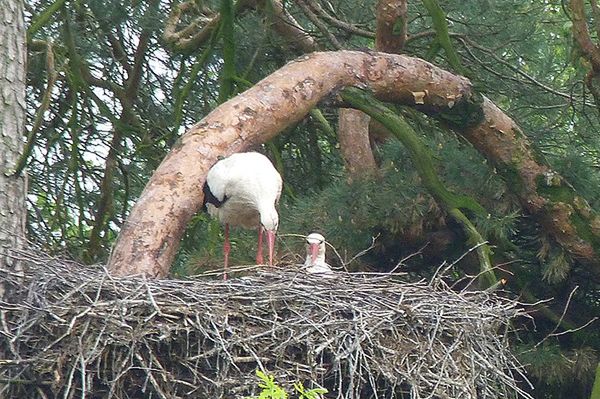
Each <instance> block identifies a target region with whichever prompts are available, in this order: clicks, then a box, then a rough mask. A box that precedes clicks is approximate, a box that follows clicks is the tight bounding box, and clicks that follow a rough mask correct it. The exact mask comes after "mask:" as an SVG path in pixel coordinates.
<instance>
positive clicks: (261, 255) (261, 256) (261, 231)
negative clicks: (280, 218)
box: [256, 225, 265, 265]
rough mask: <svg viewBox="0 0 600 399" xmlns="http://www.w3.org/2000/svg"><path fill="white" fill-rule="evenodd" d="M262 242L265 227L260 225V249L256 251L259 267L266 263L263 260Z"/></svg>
mask: <svg viewBox="0 0 600 399" xmlns="http://www.w3.org/2000/svg"><path fill="white" fill-rule="evenodd" d="M262 241H263V227H262V226H261V225H258V249H257V250H256V264H257V265H262V264H263V263H265V262H264V259H263V253H262V251H263V248H262V247H263V245H262Z"/></svg>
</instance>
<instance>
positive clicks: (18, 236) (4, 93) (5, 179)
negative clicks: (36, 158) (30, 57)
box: [0, 0, 27, 298]
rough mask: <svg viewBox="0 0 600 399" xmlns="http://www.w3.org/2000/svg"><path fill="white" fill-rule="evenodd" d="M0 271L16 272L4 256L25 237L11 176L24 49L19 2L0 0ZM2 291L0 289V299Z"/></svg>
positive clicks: (20, 197)
mask: <svg viewBox="0 0 600 399" xmlns="http://www.w3.org/2000/svg"><path fill="white" fill-rule="evenodd" d="M0 20H1V21H2V23H1V24H0V53H1V54H3V56H2V61H1V62H0V77H1V79H2V85H1V87H2V90H0V103H1V104H2V105H1V107H2V112H1V114H0V154H2V155H1V156H0V251H1V252H0V268H2V269H5V268H9V269H18V268H19V265H18V264H16V263H15V260H14V259H13V258H10V257H7V256H6V254H7V252H8V251H10V249H11V248H18V247H21V246H23V241H24V237H25V220H26V208H25V195H26V186H27V182H26V178H25V175H24V174H19V175H14V174H13V172H14V170H15V167H16V164H17V161H18V159H19V155H20V154H21V151H22V148H23V137H24V129H25V72H26V71H25V69H26V54H27V51H26V45H25V22H24V19H23V2H22V1H21V0H17V1H11V0H0ZM2 293H3V287H0V298H1V297H2Z"/></svg>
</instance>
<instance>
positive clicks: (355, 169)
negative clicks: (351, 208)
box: [338, 0, 408, 179]
mask: <svg viewBox="0 0 600 399" xmlns="http://www.w3.org/2000/svg"><path fill="white" fill-rule="evenodd" d="M376 13H377V15H376V18H377V32H376V38H375V49H376V50H377V51H382V52H384V53H390V54H400V53H401V52H402V49H403V48H404V43H405V42H406V35H407V27H408V22H407V16H408V5H407V2H406V0H379V1H378V3H377V10H376ZM370 125H371V126H370ZM372 125H373V122H372V121H371V118H370V117H369V116H368V115H366V114H364V113H363V112H361V111H359V110H356V109H351V108H342V109H340V112H339V128H338V131H339V133H338V137H339V140H340V152H341V153H342V158H344V164H345V165H346V170H347V171H348V175H349V177H350V179H352V178H354V177H360V176H364V175H369V174H374V173H376V172H377V170H378V168H377V163H376V162H375V157H374V156H373V151H372V150H371V141H372V138H373V134H372V133H373V132H372V131H371V130H372V129H373V126H372ZM377 127H378V128H379V130H378V132H377V133H378V134H377V136H378V137H382V136H385V135H387V136H389V132H385V133H381V126H380V125H378V126H377ZM384 131H385V129H384Z"/></svg>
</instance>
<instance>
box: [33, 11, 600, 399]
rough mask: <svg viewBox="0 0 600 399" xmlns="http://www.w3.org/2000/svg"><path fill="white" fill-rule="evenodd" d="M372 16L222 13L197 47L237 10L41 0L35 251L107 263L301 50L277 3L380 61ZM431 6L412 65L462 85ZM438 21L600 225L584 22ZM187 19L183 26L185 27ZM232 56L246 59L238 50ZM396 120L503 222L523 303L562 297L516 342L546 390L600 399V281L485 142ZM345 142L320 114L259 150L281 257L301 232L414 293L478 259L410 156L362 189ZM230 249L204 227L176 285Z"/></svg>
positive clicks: (247, 236)
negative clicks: (246, 96) (275, 199)
mask: <svg viewBox="0 0 600 399" xmlns="http://www.w3.org/2000/svg"><path fill="white" fill-rule="evenodd" d="M375 3H376V2H375V1H363V0H350V1H339V0H332V1H327V2H325V1H321V2H318V1H316V0H314V1H313V0H307V1H304V0H303V1H300V0H297V1H288V2H284V3H280V2H276V1H273V2H270V1H265V2H260V1H259V2H251V1H241V0H240V1H239V2H238V3H236V5H235V6H234V13H235V18H222V19H221V21H220V22H218V23H217V25H216V26H218V28H217V29H215V30H212V31H210V32H208V34H206V35H205V36H204V37H203V38H200V39H197V40H195V41H194V40H189V41H187V42H185V40H175V39H174V38H173V37H174V36H173V32H172V30H173V29H175V30H176V31H177V32H180V33H181V32H182V30H183V29H189V31H190V32H192V33H191V34H181V35H180V36H179V37H178V38H179V39H182V38H183V39H185V38H190V37H193V34H194V33H195V32H198V31H201V30H202V28H203V27H204V26H205V25H206V24H207V22H208V21H209V20H211V19H212V18H214V16H215V15H216V13H218V12H219V10H222V11H224V12H225V14H224V15H227V14H226V12H227V9H228V8H227V6H228V5H231V4H230V3H229V1H227V0H223V1H222V2H219V1H216V0H215V1H200V0H197V1H188V2H186V3H180V2H178V1H160V0H151V1H137V0H134V1H129V2H126V1H118V0H94V1H83V0H56V1H45V0H41V1H30V2H29V3H28V5H27V18H28V25H29V30H28V34H29V36H28V41H29V65H28V84H29V85H28V99H27V101H28V107H27V108H28V110H29V112H30V114H29V121H28V137H27V147H26V154H25V156H24V158H23V159H22V163H21V166H22V167H23V168H26V169H27V172H28V174H29V182H30V190H29V196H28V209H29V220H28V228H29V235H30V237H31V238H33V239H34V240H35V241H37V242H38V243H41V244H42V245H43V246H44V247H45V248H46V249H47V250H48V251H50V252H52V253H57V254H67V255H68V256H71V257H73V258H75V259H79V260H82V261H84V262H88V263H94V262H104V261H105V260H106V258H107V255H108V253H109V251H110V248H111V244H112V243H113V241H114V239H115V237H116V235H117V234H118V231H119V226H120V225H121V224H122V223H123V221H124V220H125V218H126V217H127V214H128V212H129V210H130V209H131V206H132V205H133V203H134V202H135V200H136V198H137V197H138V195H139V194H140V192H141V190H142V189H143V187H144V184H145V182H146V181H147V180H148V178H149V176H150V175H151V174H152V172H153V170H154V169H155V168H156V166H157V165H158V164H159V163H160V161H161V160H162V158H163V157H164V156H165V154H166V153H167V152H168V151H169V149H170V148H171V147H172V146H173V145H174V144H175V143H176V141H177V139H178V137H180V135H181V134H182V133H183V132H184V131H185V130H186V128H188V127H189V126H191V125H192V124H194V123H195V122H197V121H199V120H200V119H202V117H203V116H205V115H206V114H207V113H208V112H209V111H210V110H212V109H213V108H214V107H215V106H217V105H218V104H219V103H220V102H222V101H223V100H224V99H226V98H227V96H229V95H232V94H235V93H236V92H240V91H243V90H245V89H246V88H247V87H249V86H251V85H252V84H253V83H255V82H257V81H258V80H260V79H261V78H263V77H264V76H266V75H268V74H270V73H271V72H273V71H275V70H276V69H278V68H279V67H281V66H282V65H284V64H285V63H287V62H288V61H290V60H292V59H294V58H295V57H297V56H298V55H300V54H301V50H299V49H298V48H297V47H295V46H294V45H291V44H290V43H289V42H287V41H286V40H285V38H283V37H281V35H280V34H279V33H277V32H276V31H275V30H274V29H272V27H273V17H272V15H273V13H274V12H275V11H274V9H275V7H274V5H277V4H279V5H281V4H283V7H284V9H285V10H287V11H288V12H289V13H290V14H291V15H292V16H293V17H294V18H295V20H296V21H297V23H298V24H299V25H300V26H302V27H304V29H305V30H306V33H308V34H309V35H310V36H312V37H313V38H314V39H315V40H316V45H317V46H318V48H319V49H323V50H333V49H339V48H344V49H360V50H364V49H365V48H373V46H374V30H375V10H376V4H375ZM431 3H432V2H431V1H427V2H426V1H423V2H420V1H411V2H408V13H407V16H408V38H407V41H406V45H405V47H404V49H403V50H402V51H403V52H404V53H406V54H408V55H412V56H417V57H421V58H424V59H426V60H428V61H430V62H432V63H434V64H436V65H439V66H441V67H443V68H446V69H448V70H453V68H455V66H454V67H453V66H451V63H450V62H448V59H447V52H445V51H442V50H441V44H440V41H439V38H438V35H437V34H436V30H434V29H433V23H432V17H431V14H430V11H428V10H431V7H427V6H428V5H431ZM433 3H435V2H433ZM564 3H566V2H564ZM591 3H594V4H595V2H591ZM439 6H440V7H441V9H442V10H443V11H444V12H445V14H446V21H447V23H448V29H449V33H450V37H451V40H452V46H453V47H454V49H455V50H456V52H457V53H458V56H459V59H460V63H461V65H462V68H463V70H462V71H461V72H462V74H465V75H466V76H468V77H469V78H470V79H471V81H472V82H473V83H474V85H475V87H476V88H477V90H478V91H479V92H481V93H482V94H485V95H486V96H488V97H489V98H491V99H492V100H493V101H494V102H495V103H496V104H497V105H499V106H500V107H501V108H502V109H503V110H504V111H505V112H506V113H508V114H509V115H510V116H511V117H512V118H513V119H514V120H515V121H517V122H518V123H519V124H520V126H521V127H522V128H523V129H524V131H525V133H526V134H527V136H528V137H529V139H530V140H531V141H532V143H534V145H535V146H536V148H537V149H538V150H539V151H540V154H541V155H542V156H543V157H545V158H546V159H547V161H548V162H549V163H550V164H551V165H552V166H553V167H554V168H555V169H556V170H557V171H559V173H561V174H562V175H563V176H565V177H567V178H568V180H569V181H570V183H571V184H572V185H573V186H574V187H575V189H576V190H577V191H578V192H579V193H580V194H581V195H582V196H584V197H585V198H586V199H587V200H588V201H589V203H590V204H591V205H592V207H593V208H595V209H596V210H599V207H600V188H599V187H600V171H599V167H600V165H599V163H598V160H599V158H598V152H599V151H600V134H598V132H599V131H600V129H599V128H600V126H599V123H600V119H599V118H598V107H597V106H596V104H595V102H594V98H593V96H592V94H590V91H589V89H588V85H587V84H586V79H588V77H587V76H588V72H589V70H590V65H589V62H588V60H587V59H586V58H585V57H584V54H582V52H581V50H580V49H579V47H578V46H577V45H575V44H574V39H573V37H572V25H573V24H572V16H571V11H570V10H569V9H568V7H567V6H566V5H565V4H560V3H557V2H550V1H540V0H531V1H526V0H525V1H524V0H519V1H516V0H514V1H513V0H496V1H489V0H476V1H469V2H463V1H451V0H443V1H439ZM176 10H180V11H181V15H179V17H180V18H179V19H174V18H173V17H172V15H173V14H172V13H173V12H175V11H176ZM588 12H589V15H591V14H592V9H591V8H590V10H588ZM170 15H171V17H170ZM232 20H233V21H234V24H233V36H230V35H229V34H228V33H227V32H228V28H227V21H232ZM223 21H224V22H223ZM340 22H343V24H342V23H340ZM590 23H591V21H590ZM186 27H187V28H186ZM169 29H171V31H169ZM229 32H230V31H229ZM590 32H591V35H592V37H593V38H594V39H599V38H597V37H596V32H595V30H593V29H591V30H590ZM231 38H233V41H232V40H231ZM228 40H229V41H228ZM184 42H185V44H183V43H184ZM231 45H233V46H234V47H231ZM231 48H234V49H235V52H234V53H233V54H231V52H227V51H224V49H231ZM232 55H233V58H231V56H232ZM228 60H232V61H233V63H229V62H228ZM224 66H226V68H225V71H226V73H225V74H223V70H224V69H223V67H224ZM232 67H233V68H232ZM226 85H227V87H225V86H226ZM397 110H398V112H399V113H401V114H402V115H403V116H404V117H405V118H406V119H407V120H408V121H409V122H410V123H411V125H412V126H413V128H414V129H415V130H416V131H418V132H419V133H420V134H421V135H422V138H423V139H424V140H425V141H426V143H427V145H428V147H429V149H430V150H431V151H432V153H433V154H434V155H435V158H436V162H437V166H438V173H439V175H440V177H441V179H442V180H443V181H444V183H445V184H446V185H447V186H448V187H449V188H451V189H452V190H453V191H455V192H458V193H464V194H468V195H470V196H472V197H474V198H476V199H477V200H478V201H479V202H480V203H481V204H482V205H483V206H484V207H485V208H486V209H487V210H488V212H489V217H486V218H480V220H477V228H478V229H479V230H480V231H481V232H482V233H483V234H484V236H485V237H487V238H488V239H489V240H490V242H491V243H492V244H493V245H494V248H495V249H494V262H495V263H496V265H498V267H499V268H500V272H499V274H500V275H501V276H502V277H503V278H505V279H506V280H507V284H506V286H505V289H506V290H507V295H521V297H522V298H523V300H524V301H525V302H536V301H537V300H538V299H546V298H552V300H551V301H550V302H546V303H545V304H543V305H540V306H537V307H536V309H537V312H535V313H534V314H533V317H534V319H535V323H533V322H531V321H527V322H523V324H522V325H519V326H517V327H518V331H519V332H518V334H517V335H515V337H514V345H515V350H516V351H518V352H519V353H520V357H521V359H522V360H523V361H524V362H525V363H526V364H527V365H528V370H529V372H530V375H531V376H532V380H533V382H534V384H535V386H536V389H535V392H534V394H535V395H536V396H537V397H539V398H565V397H571V398H575V397H578V398H586V397H588V396H589V392H590V389H591V384H592V381H593V376H594V370H595V368H596V365H597V364H598V358H599V352H598V351H599V350H600V333H599V332H598V331H599V329H598V327H599V325H598V322H593V323H592V324H591V325H589V326H588V327H586V328H584V329H578V327H580V326H582V325H584V324H586V323H588V322H589V321H590V320H592V318H593V317H595V316H597V315H599V314H600V290H599V286H598V281H595V280H594V279H592V278H590V276H589V273H588V272H587V271H586V268H585V267H584V266H582V265H581V264H579V263H578V262H577V261H576V260H574V259H571V258H570V257H569V256H568V255H567V254H566V253H565V252H564V251H563V250H562V249H561V248H560V247H559V246H558V245H556V243H555V242H553V240H552V239H550V238H549V237H548V236H547V235H546V234H545V233H544V230H543V228H542V227H541V226H539V225H538V224H536V223H535V222H533V221H532V220H531V219H530V218H529V217H528V216H527V215H526V214H524V213H523V211H522V210H521V208H520V207H519V205H518V203H517V202H516V200H515V198H514V197H513V196H511V192H510V189H511V187H510V185H507V184H506V182H504V181H503V180H502V179H500V178H499V176H498V175H497V173H496V171H495V170H494V169H493V168H492V167H490V166H489V165H488V163H487V162H486V160H485V158H484V157H483V156H482V155H481V154H480V153H478V152H477V151H476V150H474V149H473V148H472V147H471V146H470V144H469V143H467V142H466V141H465V140H464V139H461V138H460V137H458V136H456V135H455V134H454V133H453V132H452V131H450V130H448V129H447V128H446V127H444V126H443V125H440V124H439V123H438V122H436V121H435V120H431V119H429V118H427V117H426V116H424V115H422V114H418V113H416V112H414V110H411V109H403V108H397ZM336 128H337V110H336V109H335V108H330V107H328V106H326V105H324V106H323V107H321V108H320V109H319V110H318V111H316V112H313V113H311V114H310V116H308V117H307V118H306V119H305V120H303V121H302V122H300V123H298V124H297V125H296V126H293V128H290V129H288V130H286V131H284V132H282V134H280V135H279V136H278V137H277V138H275V139H274V140H273V141H272V142H269V143H267V144H265V145H264V146H262V147H261V148H260V149H259V150H260V151H262V152H264V153H266V154H267V155H268V156H269V157H270V158H271V159H272V160H274V163H275V164H276V166H277V167H278V169H280V171H281V173H282V174H283V176H284V182H285V188H284V194H283V197H282V200H281V206H280V209H281V228H280V232H281V233H280V238H279V241H280V256H281V257H282V258H284V259H285V260H287V261H297V260H299V259H301V258H299V257H298V256H301V254H302V249H301V248H302V247H301V245H302V242H303V241H302V237H301V236H303V235H304V234H306V233H308V232H310V231H312V230H320V231H321V232H323V233H324V235H325V236H326V238H327V239H328V241H329V242H330V243H331V244H332V245H333V246H334V247H335V248H336V249H337V251H338V253H339V256H335V255H333V254H332V253H331V251H330V255H331V256H330V257H329V261H330V262H331V263H332V264H333V265H334V266H337V267H340V268H341V267H345V268H347V269H349V270H376V271H387V270H392V269H394V268H396V267H397V265H398V264H399V263H402V264H401V265H400V267H399V270H402V271H405V272H407V273H408V274H406V275H405V276H403V277H402V278H407V279H415V280H417V279H421V278H428V277H430V276H431V275H432V274H433V273H434V272H435V271H436V270H437V269H438V267H439V266H440V264H442V262H444V261H447V262H449V263H452V262H454V261H455V260H456V259H458V258H459V257H460V256H462V255H463V254H464V253H465V252H466V251H467V250H468V249H469V248H470V247H471V246H470V245H469V244H468V243H467V242H466V239H465V237H464V234H463V233H462V232H461V229H460V228H458V227H457V226H455V225H454V224H453V223H452V222H451V221H450V220H449V219H448V217H447V215H445V214H444V212H443V211H442V210H441V209H440V208H439V207H438V206H437V205H436V203H435V201H434V200H433V199H432V197H431V196H430V195H429V194H428V193H427V191H426V189H425V188H424V187H423V186H422V185H421V183H420V179H419V177H418V175H417V173H416V171H415V169H414V167H413V166H412V163H411V160H410V158H409V157H408V155H407V153H406V150H405V149H404V148H403V147H402V146H401V145H400V144H399V143H398V142H396V141H394V140H392V139H388V140H379V141H378V144H377V145H376V147H375V155H376V159H377V161H378V163H379V165H380V169H381V177H380V179H362V180H361V179H354V180H353V181H352V182H349V180H348V179H347V175H346V173H345V171H344V165H343V162H342V159H341V156H340V151H339V143H338V139H337V134H336ZM254 234H255V233H253V232H249V233H244V232H236V233H235V237H233V238H234V241H233V250H232V256H234V258H233V259H232V262H234V263H235V262H239V263H244V262H252V259H253V255H254V253H253V249H254V245H255V243H254ZM221 245H222V236H221V229H220V228H219V225H218V224H217V223H216V222H214V221H210V220H209V219H208V217H207V216H206V215H204V214H199V215H197V216H196V217H195V218H194V220H193V222H192V223H191V224H190V226H189V228H188V231H187V233H186V235H185V238H184V241H183V243H182V249H181V251H180V255H179V257H178V260H177V263H176V265H174V268H173V273H174V274H175V275H185V274H189V273H196V272H198V271H200V270H204V269H206V268H212V267H219V265H220V264H221V258H220V254H221ZM371 246H372V248H371V249H370V250H369V251H368V252H367V253H366V254H364V255H363V256H360V257H357V258H354V255H355V254H357V253H359V252H360V251H362V250H364V249H366V248H369V247H371ZM415 253H416V255H414V256H410V255H412V254H415ZM298 254H300V255H298ZM351 259H352V262H349V260H351ZM477 270H478V267H477V259H476V257H474V256H472V255H467V256H465V257H464V258H463V259H461V260H460V261H458V262H456V263H455V264H454V265H453V266H452V267H451V268H450V271H449V274H448V280H449V282H450V283H453V282H456V281H461V279H463V278H464V277H466V276H469V275H473V274H476V273H477ZM463 286H464V283H462V282H459V283H458V285H457V287H463ZM565 309H566V312H565V313H564V314H563V310H565ZM568 330H576V331H574V332H570V333H566V332H567V331H568ZM549 334H553V335H552V336H548V335H549Z"/></svg>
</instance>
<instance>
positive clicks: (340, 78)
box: [108, 51, 600, 277]
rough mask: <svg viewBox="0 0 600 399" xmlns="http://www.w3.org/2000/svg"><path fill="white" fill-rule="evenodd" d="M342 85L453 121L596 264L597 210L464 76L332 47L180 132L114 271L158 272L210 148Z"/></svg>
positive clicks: (255, 135)
mask: <svg viewBox="0 0 600 399" xmlns="http://www.w3.org/2000/svg"><path fill="white" fill-rule="evenodd" d="M345 86H358V87H362V88H368V89H370V90H372V91H373V93H374V95H375V96H376V97H378V98H379V99H381V100H384V101H390V102H396V103H400V104H406V105H412V106H418V107H419V109H421V110H423V111H426V112H428V113H431V114H433V115H435V116H437V117H439V118H441V119H444V120H446V121H452V124H453V126H454V127H455V128H456V129H457V130H459V131H461V132H463V134H464V135H465V137H466V138H468V139H469V140H470V141H471V142H472V143H473V144H474V145H475V146H476V147H477V148H478V149H479V150H480V151H481V152H482V153H484V155H485V156H487V157H488V159H489V160H490V161H491V162H493V163H494V164H495V165H496V166H497V169H498V171H499V172H500V173H503V174H504V176H505V178H506V179H507V181H508V183H509V188H510V189H513V190H514V191H515V194H516V195H517V196H518V197H519V199H520V201H521V203H522V204H523V206H524V207H525V208H526V209H527V210H529V211H530V212H531V214H532V215H533V216H534V217H535V218H537V220H538V221H539V222H540V223H542V224H543V225H544V226H545V227H546V228H547V230H548V232H549V234H551V235H553V236H554V237H555V238H556V240H557V241H558V242H559V243H560V244H561V245H563V247H564V248H565V249H567V250H568V251H570V252H571V253H572V254H573V255H575V256H576V257H578V258H581V259H584V260H586V261H587V262H588V263H589V264H590V265H591V266H592V268H593V270H594V271H595V272H599V271H600V264H599V262H598V253H597V252H596V250H597V249H595V248H594V246H595V245H596V243H597V242H599V241H600V219H599V218H598V217H597V215H596V214H595V213H594V212H592V210H591V209H590V208H589V206H588V205H587V204H586V203H585V201H584V200H583V199H581V198H580V197H578V196H577V195H576V194H575V193H574V192H573V190H572V188H570V186H568V185H567V184H566V183H565V182H564V181H563V180H562V179H561V178H560V176H558V175H557V174H556V173H555V172H553V171H552V170H551V169H550V168H549V167H548V166H547V165H545V164H543V162H542V161H539V159H538V157H536V156H535V154H534V153H533V152H532V151H531V149H530V148H529V143H528V141H527V139H526V138H525V137H524V136H523V134H522V132H521V131H520V130H519V128H518V126H517V125H516V124H515V123H514V122H513V121H512V120H511V119H510V118H508V116H506V115H505V114H503V113H502V112H501V111H500V110H499V109H498V108H497V107H495V106H494V105H493V104H492V103H491V102H490V101H489V100H487V99H482V98H481V97H480V96H477V95H476V94H474V93H473V92H472V89H471V83H470V82H469V81H468V80H467V79H465V78H463V77H460V76H456V75H453V74H451V73H449V72H447V71H444V70H442V69H440V68H437V67H435V66H434V65H432V64H430V63H428V62H426V61H423V60H420V59H417V58H411V57H407V56H403V55H392V54H385V53H364V52H356V51H337V52H324V53H313V54H311V55H308V56H305V57H302V58H301V59H299V60H296V61H293V62H290V63H289V64H287V65H286V66H284V67H283V68H281V69H280V70H278V71H276V72H274V73H273V74H272V75H270V76H268V77H267V78H265V79H263V80H262V81H260V82H259V83H257V84H256V85H255V86H254V87H252V88H251V89H249V90H247V91H246V92H244V93H242V94H240V95H239V96H237V97H235V98H233V99H231V100H229V101H227V102H226V103H224V104H222V105H221V106H219V107H218V108H216V109H215V110H214V111H213V112H211V113H210V114H209V115H207V116H206V117H205V118H204V119H203V120H202V121H200V122H199V123H198V124H196V125H195V126H193V127H192V128H191V129H190V130H189V131H188V132H186V133H185V134H184V135H183V137H182V138H181V140H180V142H179V143H178V145H177V146H176V147H175V148H173V150H172V151H171V152H170V153H169V154H168V155H167V157H166V158H165V159H164V160H163V162H162V163H161V165H160V166H159V167H158V169H157V170H156V172H155V173H154V175H153V176H152V178H151V179H150V181H149V182H148V184H147V186H146V188H145V189H144V192H143V193H142V195H141V197H140V199H139V201H138V202H137V204H136V205H135V206H134V208H133V209H132V211H131V214H130V216H129V218H128V219H127V221H126V223H125V225H124V226H123V229H122V231H121V234H120V235H119V238H118V240H117V242H116V244H115V248H114V251H113V254H112V256H111V259H110V261H109V265H108V267H109V269H110V270H111V271H112V273H114V274H116V275H125V274H138V273H142V274H146V275H148V276H153V277H161V276H165V275H166V274H167V273H168V270H169V267H170V265H171V262H172V260H173V258H174V256H175V253H176V251H177V247H178V245H179V240H180V238H181V236H182V234H183V231H184V228H185V226H186V224H187V223H188V221H189V220H190V218H191V217H192V215H194V213H196V212H197V211H198V210H199V208H200V206H201V204H202V184H203V183H204V180H205V177H206V173H207V171H208V169H209V167H210V166H211V165H212V164H214V162H216V160H217V157H218V156H219V155H225V156H227V155H230V154H232V153H234V152H239V151H243V150H246V149H248V148H250V147H251V146H254V145H256V144H259V143H264V142H265V141H267V140H269V139H271V138H273V137H274V136H275V135H276V134H277V133H278V132H280V131H281V130H283V129H284V128H285V127H287V126H289V125H291V124H293V123H296V122H297V121H299V120H300V119H302V118H303V117H304V116H305V115H306V114H307V113H308V112H309V110H310V109H311V108H313V107H314V106H315V105H316V104H317V103H318V102H319V101H320V100H322V99H323V98H324V97H326V96H328V95H330V93H332V92H334V91H336V90H339V89H340V88H342V87H345ZM596 248H597V247H596ZM597 274H598V275H600V273H597Z"/></svg>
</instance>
